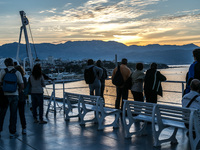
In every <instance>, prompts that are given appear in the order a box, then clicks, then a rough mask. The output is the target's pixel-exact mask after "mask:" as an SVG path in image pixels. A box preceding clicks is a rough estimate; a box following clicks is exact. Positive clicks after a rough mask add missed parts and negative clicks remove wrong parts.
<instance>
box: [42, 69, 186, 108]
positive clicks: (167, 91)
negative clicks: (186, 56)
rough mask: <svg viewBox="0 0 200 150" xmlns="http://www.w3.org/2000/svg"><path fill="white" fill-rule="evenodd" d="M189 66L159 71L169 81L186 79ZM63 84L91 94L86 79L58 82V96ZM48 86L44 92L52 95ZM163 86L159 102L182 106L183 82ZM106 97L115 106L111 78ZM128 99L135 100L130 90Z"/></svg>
mask: <svg viewBox="0 0 200 150" xmlns="http://www.w3.org/2000/svg"><path fill="white" fill-rule="evenodd" d="M188 68H189V65H181V66H177V65H176V66H169V68H167V69H160V70H159V71H160V72H161V73H162V74H164V75H165V76H166V78H167V80H168V81H185V77H186V73H187V71H188ZM63 86H64V88H65V92H71V93H77V94H85V95H89V87H88V85H87V84H85V81H76V82H69V83H64V84H63V83H57V84H56V85H55V88H56V94H55V96H56V97H60V98H62V97H63ZM184 86H185V84H184ZM46 87H47V88H46V89H45V90H44V94H45V95H48V96H50V95H51V93H52V85H48V86H46ZM162 87H163V97H160V96H158V103H162V104H170V105H177V106H180V105H181V99H182V84H181V83H174V82H173V83H171V82H162ZM104 98H105V101H106V103H107V104H108V105H111V107H113V106H114V104H115V99H116V88H115V86H113V84H112V82H111V80H106V87H105V91H104ZM128 99H129V100H133V96H132V94H131V92H130V91H129V98H128Z"/></svg>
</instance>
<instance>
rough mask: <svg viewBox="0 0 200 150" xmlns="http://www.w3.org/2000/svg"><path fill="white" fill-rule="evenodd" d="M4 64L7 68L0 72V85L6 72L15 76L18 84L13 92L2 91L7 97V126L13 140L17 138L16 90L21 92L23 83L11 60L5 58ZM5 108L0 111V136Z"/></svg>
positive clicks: (17, 98)
mask: <svg viewBox="0 0 200 150" xmlns="http://www.w3.org/2000/svg"><path fill="white" fill-rule="evenodd" d="M4 63H5V65H6V67H7V68H6V69H2V70H1V72H0V85H3V81H4V80H5V75H6V72H8V73H12V74H15V75H16V77H17V83H18V86H17V88H16V90H15V91H14V92H8V91H7V92H6V90H5V89H4V95H5V96H6V97H7V100H8V105H9V107H10V124H9V132H10V138H15V137H17V136H18V134H17V133H16V124H17V106H18V100H19V97H18V94H19V92H18V88H19V91H21V90H23V88H24V83H23V79H22V75H21V73H20V72H19V71H17V70H16V69H15V68H14V64H13V60H12V59H11V58H6V59H5V61H4ZM7 108H8V107H6V108H5V109H0V135H1V131H2V130H3V122H4V118H5V115H6V111H7Z"/></svg>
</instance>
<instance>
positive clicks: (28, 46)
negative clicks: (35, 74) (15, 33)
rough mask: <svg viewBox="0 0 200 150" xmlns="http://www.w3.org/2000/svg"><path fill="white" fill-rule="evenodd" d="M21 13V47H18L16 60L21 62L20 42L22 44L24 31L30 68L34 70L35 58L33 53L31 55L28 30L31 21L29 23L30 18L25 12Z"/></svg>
mask: <svg viewBox="0 0 200 150" xmlns="http://www.w3.org/2000/svg"><path fill="white" fill-rule="evenodd" d="M19 13H20V16H21V21H22V26H21V28H20V36H19V45H18V49H17V56H16V59H17V60H19V47H20V42H21V35H22V30H23V31H24V37H25V41H26V51H27V55H28V59H29V62H30V68H31V70H32V68H33V56H32V53H31V47H30V43H29V39H28V34H27V29H26V25H28V24H29V21H28V18H27V17H26V13H25V12H24V11H20V12H19ZM24 65H25V64H24ZM24 69H25V67H24Z"/></svg>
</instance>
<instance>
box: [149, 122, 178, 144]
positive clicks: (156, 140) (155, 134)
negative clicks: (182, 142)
mask: <svg viewBox="0 0 200 150" xmlns="http://www.w3.org/2000/svg"><path fill="white" fill-rule="evenodd" d="M158 128H159V129H158V130H157V131H156V129H155V124H154V125H153V124H152V131H153V138H154V146H155V147H158V146H161V144H162V143H164V142H171V144H177V143H178V141H177V139H176V133H177V131H178V128H174V129H173V133H172V135H171V136H170V137H169V138H166V139H163V140H159V136H160V134H161V132H162V131H163V130H164V129H165V128H167V127H164V126H163V125H160V126H159V127H158Z"/></svg>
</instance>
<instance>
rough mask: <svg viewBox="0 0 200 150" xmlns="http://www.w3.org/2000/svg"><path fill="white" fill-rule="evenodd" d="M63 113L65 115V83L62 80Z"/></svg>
mask: <svg viewBox="0 0 200 150" xmlns="http://www.w3.org/2000/svg"><path fill="white" fill-rule="evenodd" d="M63 112H64V114H65V81H64V80H63Z"/></svg>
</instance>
